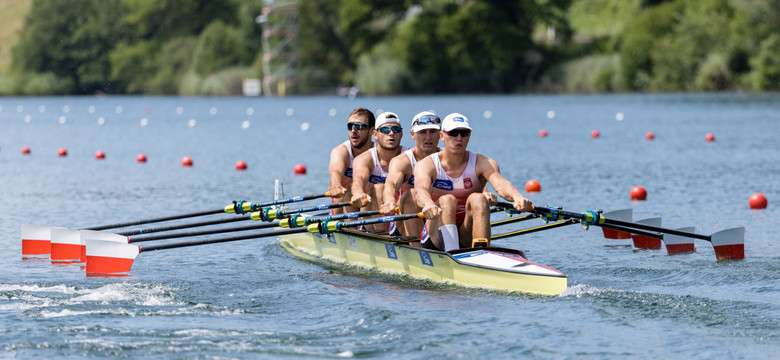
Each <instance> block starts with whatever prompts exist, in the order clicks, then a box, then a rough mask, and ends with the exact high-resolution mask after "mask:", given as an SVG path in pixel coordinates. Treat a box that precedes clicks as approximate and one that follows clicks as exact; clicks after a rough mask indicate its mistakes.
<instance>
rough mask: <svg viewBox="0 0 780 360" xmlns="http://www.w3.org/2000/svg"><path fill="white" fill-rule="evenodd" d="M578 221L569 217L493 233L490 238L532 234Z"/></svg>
mask: <svg viewBox="0 0 780 360" xmlns="http://www.w3.org/2000/svg"><path fill="white" fill-rule="evenodd" d="M576 223H577V221H575V220H573V219H568V220H565V221H560V222H556V223H549V224H545V225H542V226H537V227H532V228H528V229H521V230H517V231H512V232H508V233H504V234H498V235H493V236H491V237H490V240H497V239H502V238H506V237H512V236H518V235H525V234H530V233H534V232H537V231H543V230H549V229H553V228H558V227H562V226H566V225H571V224H576Z"/></svg>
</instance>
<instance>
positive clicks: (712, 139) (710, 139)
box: [704, 133, 715, 141]
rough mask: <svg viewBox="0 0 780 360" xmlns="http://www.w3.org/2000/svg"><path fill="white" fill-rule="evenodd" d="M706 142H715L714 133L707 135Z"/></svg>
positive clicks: (705, 136)
mask: <svg viewBox="0 0 780 360" xmlns="http://www.w3.org/2000/svg"><path fill="white" fill-rule="evenodd" d="M704 140H707V141H715V135H712V133H707V135H704Z"/></svg>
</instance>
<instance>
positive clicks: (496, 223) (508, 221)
mask: <svg viewBox="0 0 780 360" xmlns="http://www.w3.org/2000/svg"><path fill="white" fill-rule="evenodd" d="M538 217H539V215H537V214H530V215H524V216H520V217H515V218H509V219H504V220H498V221H494V222H492V223H490V226H491V227H495V226H501V225H507V224H512V223H516V222H520V221H526V220H531V219H536V218H538Z"/></svg>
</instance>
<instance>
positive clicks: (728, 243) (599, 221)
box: [498, 202, 745, 260]
mask: <svg viewBox="0 0 780 360" xmlns="http://www.w3.org/2000/svg"><path fill="white" fill-rule="evenodd" d="M498 206H501V207H504V208H507V209H512V208H514V206H513V205H512V204H509V203H506V202H504V203H499V204H498ZM530 212H531V213H536V214H539V215H541V216H542V218H543V219H545V220H548V221H555V220H561V219H567V218H574V219H578V220H579V221H580V222H581V223H582V224H583V225H585V226H589V225H596V226H601V227H610V226H612V228H613V229H614V226H619V227H623V228H624V229H626V230H630V229H639V230H646V231H655V232H659V233H664V234H671V235H676V236H683V237H689V238H694V239H700V240H706V241H709V242H710V243H712V246H713V248H714V249H715V256H716V257H717V258H718V260H740V259H744V258H745V228H743V227H739V228H732V229H726V230H722V231H718V232H716V233H714V234H712V235H709V236H708V235H701V234H695V233H691V232H687V231H681V230H674V229H666V228H662V227H658V226H652V225H646V224H638V223H633V222H628V221H622V220H615V219H608V218H606V217H605V216H604V215H602V214H600V213H599V212H597V211H593V210H588V211H585V212H582V213H575V212H571V211H564V210H561V209H557V208H553V207H534V208H533V209H532V210H531V211H530Z"/></svg>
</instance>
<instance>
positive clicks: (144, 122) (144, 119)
mask: <svg viewBox="0 0 780 360" xmlns="http://www.w3.org/2000/svg"><path fill="white" fill-rule="evenodd" d="M148 124H149V119H147V118H143V119H141V126H146V125H148Z"/></svg>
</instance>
